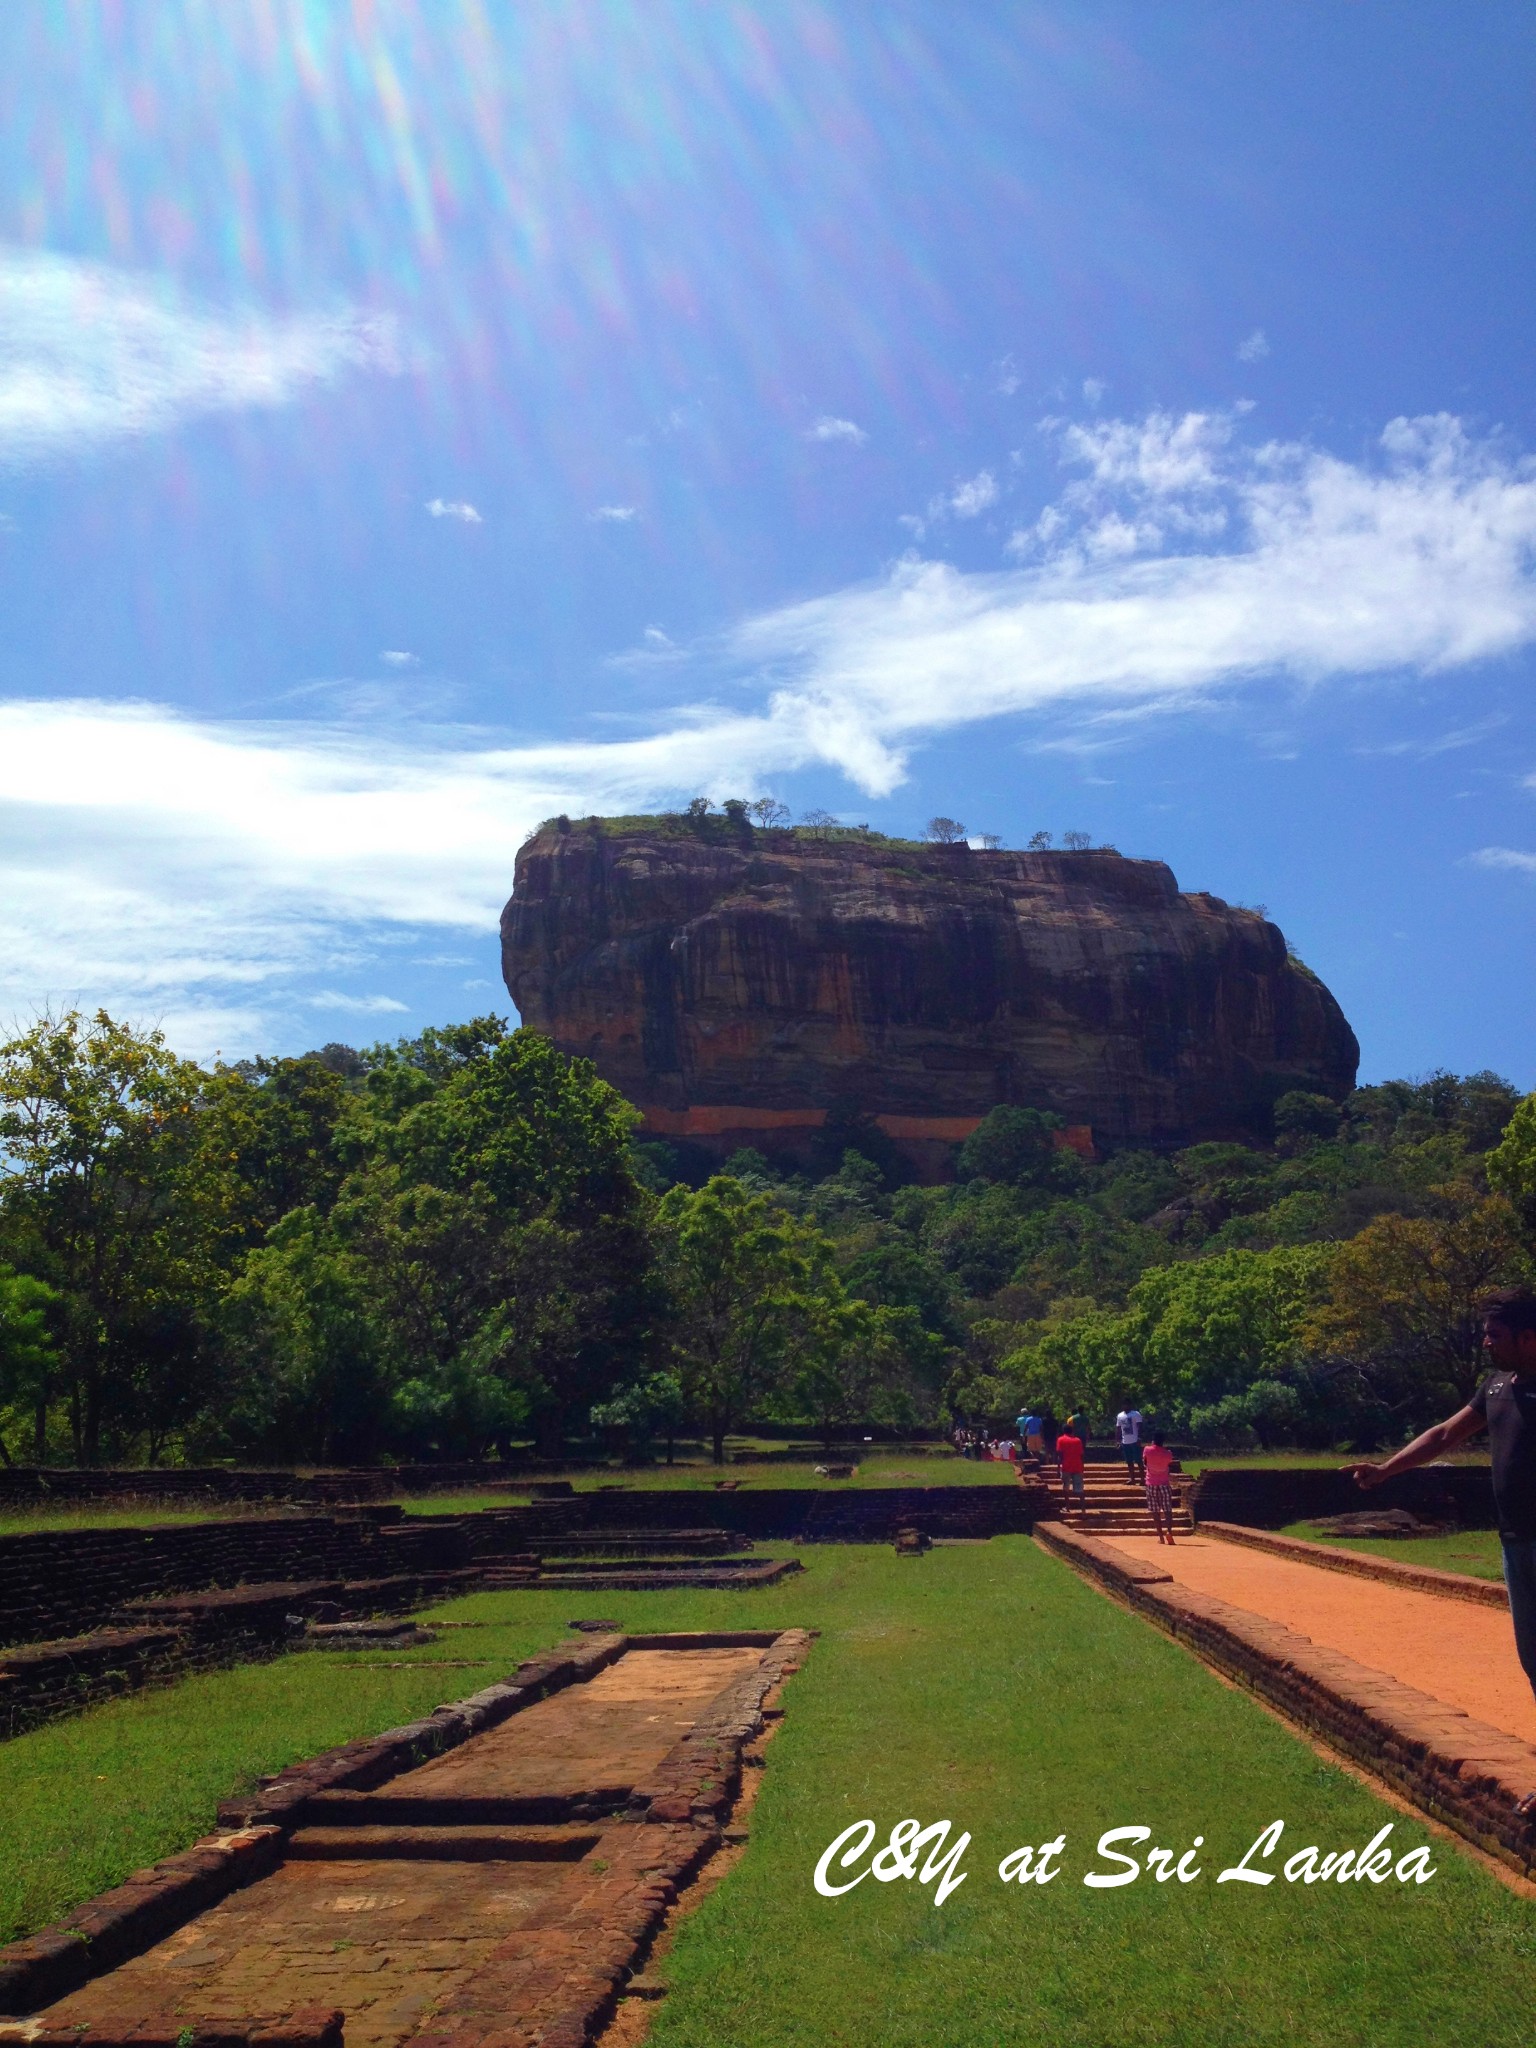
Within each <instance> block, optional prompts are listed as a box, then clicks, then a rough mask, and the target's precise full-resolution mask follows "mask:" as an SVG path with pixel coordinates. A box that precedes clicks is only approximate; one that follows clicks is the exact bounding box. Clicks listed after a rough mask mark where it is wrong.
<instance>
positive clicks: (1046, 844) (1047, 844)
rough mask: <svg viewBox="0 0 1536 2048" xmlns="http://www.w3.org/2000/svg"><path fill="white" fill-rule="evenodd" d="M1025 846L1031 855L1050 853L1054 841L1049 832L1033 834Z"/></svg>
mask: <svg viewBox="0 0 1536 2048" xmlns="http://www.w3.org/2000/svg"><path fill="white" fill-rule="evenodd" d="M1025 845H1026V847H1027V849H1028V851H1029V852H1030V853H1049V852H1050V850H1051V845H1052V840H1051V835H1050V833H1049V832H1031V833H1030V835H1029V838H1028V839H1027V840H1026V841H1025Z"/></svg>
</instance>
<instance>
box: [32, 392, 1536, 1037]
mask: <svg viewBox="0 0 1536 2048" xmlns="http://www.w3.org/2000/svg"><path fill="white" fill-rule="evenodd" d="M1056 431H1057V433H1058V437H1059V440H1060V444H1061V448H1062V453H1063V456H1064V459H1065V460H1067V461H1068V462H1069V464H1071V465H1073V466H1074V467H1075V468H1076V469H1077V470H1078V471H1079V472H1081V474H1080V475H1079V476H1078V477H1077V479H1076V480H1075V481H1074V482H1073V483H1071V484H1070V485H1069V486H1068V487H1067V489H1066V490H1065V491H1064V492H1063V494H1062V496H1061V498H1060V500H1059V502H1058V504H1057V506H1056V507H1055V508H1054V518H1053V519H1049V520H1047V519H1044V518H1042V519H1040V520H1037V522H1036V523H1035V526H1034V527H1033V529H1032V530H1031V531H1032V534H1033V540H1032V543H1031V545H1032V547H1033V549H1034V556H1033V559H1032V561H1031V563H1030V565H1028V566H1019V567H1014V568H1007V569H999V570H994V571H988V572H977V573H965V572H961V571H959V570H956V569H954V568H952V567H950V566H949V565H947V564H945V563H942V562H934V561H925V560H922V559H921V558H919V557H916V556H909V557H907V558H905V559H903V560H902V561H901V562H899V563H898V564H897V565H896V567H895V568H894V569H893V570H892V571H891V573H890V574H889V575H887V576H886V577H884V578H882V579H881V580H879V581H877V582H872V583H869V584H865V585H860V586H855V587H853V588H849V589H842V590H837V591H834V592H831V593H830V594H828V595H826V596H824V597H821V598H817V599H814V600H812V601H811V602H809V603H803V604H797V605H793V606H787V607H784V608H781V609H779V610H776V611H773V612H770V613H767V614H765V615H763V616H761V617H758V618H755V619H752V620H749V621H747V622H745V623H744V624H743V625H741V626H740V627H739V628H737V629H736V630H735V631H734V632H733V633H731V634H730V635H729V636H727V637H726V638H725V639H723V640H721V641H717V642H713V643H707V644H705V645H704V646H702V647H696V648H693V649H690V650H688V652H689V655H690V664H689V669H688V673H690V674H693V673H697V672H707V673H709V674H711V675H712V676H714V677H715V678H717V680H718V685H719V690H720V697H719V701H715V702H693V703H677V704H674V706H673V708H672V709H671V710H670V711H669V712H667V713H665V714H664V715H662V716H661V717H660V718H659V719H658V722H657V726H656V729H655V730H654V731H653V732H651V733H649V734H643V735H640V736H636V737H627V738H622V739H613V740H605V739H597V740H593V739H586V738H581V739H572V740H551V741H546V742H542V743H528V742H525V741H520V742H517V743H513V742H511V741H506V740H502V739H500V738H499V737H498V736H496V735H487V734H482V733H474V732H466V731H464V730H463V729H455V730H443V729H432V728H427V727H424V726H420V725H414V726H413V725H407V724H405V723H403V722H401V721H400V719H399V717H398V715H397V716H396V717H395V718H394V719H393V720H392V719H391V718H389V717H388V716H384V715H382V714H377V713H376V714H375V715H373V716H372V717H371V718H370V719H369V720H368V721H366V722H364V721H361V720H359V721H358V722H356V723H353V724H347V723H332V724H328V725H327V724H321V723H318V722H314V721H303V720H289V721H286V722H282V723H273V724H269V725H254V724H242V723H239V722H237V721H233V720H224V721H217V720H197V719H193V718H191V717H188V716H186V715H183V714H181V713H178V712H175V711H171V710H168V709H166V708H164V707H161V706H155V705H147V704H137V705H134V704H122V703H93V702H85V701H78V700H77V701H59V700H49V701H38V702H11V703H9V704H3V703H0V1012H3V1011H4V1010H5V1009H6V1008H7V1007H9V1008H10V1009H11V1010H13V1011H14V1010H15V1009H17V1008H18V1007H19V1006H23V1005H28V1004H30V1003H32V1002H35V1001H36V1000H38V999H41V998H45V997H48V996H54V997H61V996H62V997H65V998H68V997H71V996H74V995H77V994H78V995H80V996H82V997H83V998H84V999H87V1000H90V1001H93V1002H95V1001H108V1002H120V1003H124V1004H126V1005H127V1006H129V1007H132V1008H135V1009H136V1010H137V1011H138V1013H140V1014H143V1013H144V1012H145V1011H146V1008H149V1009H153V1008H155V1007H158V1008H159V1009H160V1010H161V1011H165V1012H168V1013H171V1014H175V1015H176V1016H178V1017H179V1018H182V1019H184V1020H187V1021H186V1023H185V1028H186V1029H187V1030H188V1031H189V1032H194V1031H195V1030H196V1029H197V1028H198V1027H197V1025H196V1019H197V1017H198V1016H199V1015H206V1016H208V1017H213V1018H216V1019H226V1020H227V1019H228V1018H229V1017H231V1016H234V1015H236V1014H237V1013H238V1014H244V1015H246V1016H247V1017H257V1016H264V1017H268V1018H270V1017H271V1016H272V1015H274V1014H277V1013H279V1012H280V1011H281V1010H282V1008H283V1006H284V1005H285V1004H286V1005H288V1006H289V1009H290V1011H291V1007H292V1000H293V999H292V998H291V997H290V996H289V994H288V993H287V991H288V990H289V989H290V988H291V986H292V984H293V982H294V979H295V978H296V977H297V976H298V975H300V974H301V973H302V974H303V975H305V976H307V977H308V980H309V985H311V986H313V985H314V984H315V983H319V984H320V985H322V986H325V985H327V984H328V982H329V980H330V977H331V976H332V975H334V974H335V973H336V972H337V971H338V970H337V968H336V966H335V965H334V964H333V963H334V962H335V961H336V959H337V957H338V947H339V946H343V945H346V946H350V947H351V948H352V951H353V959H352V962H351V964H350V965H349V968H348V972H349V975H351V976H354V977H360V976H361V974H362V973H363V972H364V971H365V970H366V963H367V959H368V957H369V948H370V947H373V948H375V949H376V948H377V947H378V946H379V945H380V944H382V943H383V937H384V936H385V935H387V934H388V933H390V932H394V933H395V934H396V936H397V938H398V937H399V936H400V935H401V933H402V928H404V927H413V928H415V929H416V931H417V932H418V933H420V934H421V936H422V937H426V935H427V929H428V928H435V943H436V944H437V945H439V946H440V945H441V944H442V943H443V939H444V938H445V937H446V936H447V933H448V932H449V931H453V932H455V933H458V932H462V933H470V932H473V933H476V934H481V935H484V934H488V933H489V932H490V931H491V930H492V929H493V928H494V921H495V917H496V913H497V911H498V910H499V909H500V906H501V904H502V902H503V901H504V899H505V897H506V895H507V892H508V889H509V887H510V884H511V878H512V869H513V862H514V859H515V856H516V852H517V848H518V845H519V844H520V842H521V841H522V839H523V838H524V837H525V835H526V834H527V832H528V831H529V830H530V829H531V828H532V827H533V826H534V825H535V824H537V823H538V821H539V820H540V819H541V818H544V817H548V816H551V815H553V814H555V813H557V812H562V811H563V812H568V813H570V814H571V815H573V816H576V815H580V814H581V813H583V812H586V811H591V810H597V811H612V810H625V811H632V810H642V809H646V808H652V807H656V806H657V805H662V804H669V803H676V802H677V801H679V800H681V799H685V798H687V797H689V796H692V795H694V794H696V793H697V791H698V790H699V789H705V788H724V787H730V788H732V789H738V790H741V791H742V792H743V793H747V794H750V793H751V792H752V791H753V790H754V789H761V788H763V787H765V786H771V782H772V780H773V779H774V778H777V777H778V776H781V775H783V774H786V773H792V772H794V771H796V770H798V769H803V768H808V767H813V766H814V767H822V768H826V767H830V768H832V769H834V770H835V771H837V772H839V773H841V774H842V775H844V776H845V777H847V778H848V780H849V781H850V782H852V783H854V784H856V785H858V786H859V787H860V788H861V789H863V790H864V791H866V792H867V793H869V794H871V795H883V794H886V793H888V792H889V791H891V790H892V789H894V788H895V787H896V786H897V785H898V784H899V783H900V782H901V781H902V779H903V777H904V775H905V773H906V764H907V759H908V756H909V754H910V753H911V751H912V750H913V749H914V748H915V747H917V746H919V745H920V744H922V743H923V742H924V741H925V740H927V739H929V738H930V737H932V736H934V735H936V734H939V733H942V732H944V731H947V730H954V729H956V728H960V727H963V726H965V725H967V724H973V723H976V722H979V721H981V720H985V719H996V718H1002V717H1014V718H1017V717H1020V716H1028V715H1038V714H1041V713H1047V712H1049V713H1052V714H1054V715H1055V716H1056V718H1057V720H1058V725H1059V722H1060V721H1061V720H1062V719H1063V718H1070V720H1071V721H1072V723H1073V725H1074V726H1075V728H1076V729H1077V730H1078V731H1079V732H1083V731H1088V730H1092V729H1100V728H1102V726H1103V724H1104V722H1105V721H1106V720H1108V721H1117V720H1118V721H1122V722H1123V721H1126V720H1131V719H1138V718H1145V717H1147V716H1149V715H1153V714H1154V713H1162V712H1166V711H1168V710H1169V709H1174V708H1178V707H1180V706H1197V705H1201V704H1204V703H1208V702H1210V701H1212V700H1213V699H1214V698H1215V697H1216V696H1217V695H1218V694H1219V693H1222V692H1227V693H1231V692H1234V691H1239V690H1242V691H1248V692H1250V693H1257V692H1267V693H1268V694H1270V695H1271V696H1273V695H1274V694H1275V692H1276V689H1277V687H1278V688H1279V689H1281V690H1283V691H1284V692H1285V693H1286V697H1287V700H1289V699H1290V697H1291V696H1292V695H1293V694H1294V691H1295V689H1296V688H1297V686H1303V687H1306V688H1315V687H1316V686H1318V685H1320V684H1322V683H1324V682H1326V681H1328V680H1330V679H1337V678H1357V677H1363V676H1369V675H1386V674H1390V673H1391V672H1393V671H1406V672H1409V673H1412V674H1425V673H1431V672H1435V671H1440V670H1447V669H1453V668H1456V667H1459V666H1462V665H1464V664H1468V663H1471V662H1476V661H1479V660H1483V659H1487V658H1490V657H1494V656H1498V655H1503V654H1507V653H1509V652H1510V651H1511V650H1513V649H1516V648H1519V647H1522V646H1528V645H1530V644H1532V643H1533V642H1536V567H1533V564H1536V476H1533V470H1532V466H1531V464H1529V463H1528V462H1523V461H1520V460H1517V459H1514V458H1512V457H1511V456H1510V455H1509V454H1508V453H1507V452H1505V451H1504V450H1502V449H1501V448H1499V447H1497V446H1494V445H1482V444H1478V443H1475V442H1473V441H1471V440H1469V439H1468V437H1467V436H1466V434H1465V433H1464V431H1463V430H1462V428H1461V427H1460V425H1459V424H1458V423H1457V422H1456V421H1454V420H1451V419H1446V418H1435V419H1432V420H1428V421H1416V422H1407V421H1399V422H1394V423H1393V424H1392V426H1391V427H1389V428H1388V430H1387V431H1386V433H1385V434H1384V435H1383V436H1382V448H1381V452H1380V455H1379V457H1378V459H1376V460H1374V461H1367V462H1361V463H1353V462H1345V461H1341V460H1339V459H1338V458H1336V457H1334V456H1331V455H1329V454H1327V453H1325V452H1323V451H1320V450H1318V449H1315V448H1312V447H1308V446H1304V445H1298V444H1284V445H1281V444H1274V443H1270V444H1267V445H1262V446H1254V447H1244V446H1242V445H1240V444H1239V442H1238V439H1237V435H1236V428H1235V424H1234V422H1233V421H1231V420H1230V419H1229V420H1218V419H1212V418H1210V417H1209V416H1201V415H1192V416H1190V417H1188V418H1186V419H1184V420H1171V419H1169V418H1167V417H1165V416H1161V415H1153V416H1152V417H1151V418H1150V419H1148V420H1143V421H1139V422H1126V421H1112V422H1105V423H1102V424H1099V425H1095V426H1093V427H1091V428H1082V427H1077V428H1070V429H1061V428H1058V429H1057V430H1056ZM1122 529H1123V531H1121V530H1122ZM1117 532H1120V533H1121V539H1122V540H1124V539H1125V536H1126V535H1129V536H1130V539H1129V541H1126V542H1125V546H1124V548H1123V549H1122V551H1120V552H1115V551H1114V549H1113V548H1112V547H1111V545H1110V538H1111V537H1112V536H1113V535H1115V534H1116V533H1117ZM1132 543H1134V550H1133V548H1132ZM1479 858H1480V859H1482V860H1483V862H1484V864H1485V865H1490V866H1499V865H1504V866H1509V867H1517V868H1518V867H1523V866H1524V865H1525V864H1526V863H1527V862H1530V863H1531V864H1532V865H1533V867H1536V856H1533V855H1520V854H1515V853H1511V852H1509V851H1508V850H1507V849H1498V848H1493V849H1486V850H1485V854H1484V855H1483V856H1479ZM428 943H429V945H430V944H431V943H432V941H431V940H429V942H428ZM207 1028H208V1030H209V1031H210V1032H211V1031H213V1030H214V1029H215V1026H214V1025H211V1024H210V1025H209V1026H208V1027H207ZM231 1028H232V1027H231V1026H230V1025H229V1024H228V1022H227V1021H225V1022H220V1023H218V1025H217V1029H218V1030H219V1031H220V1032H221V1033H222V1034H224V1036H223V1038H222V1040H221V1041H219V1042H222V1043H223V1045H224V1049H225V1050H226V1051H228V1050H229V1039H228V1035H227V1034H228V1032H229V1030H230V1029H231Z"/></svg>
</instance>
